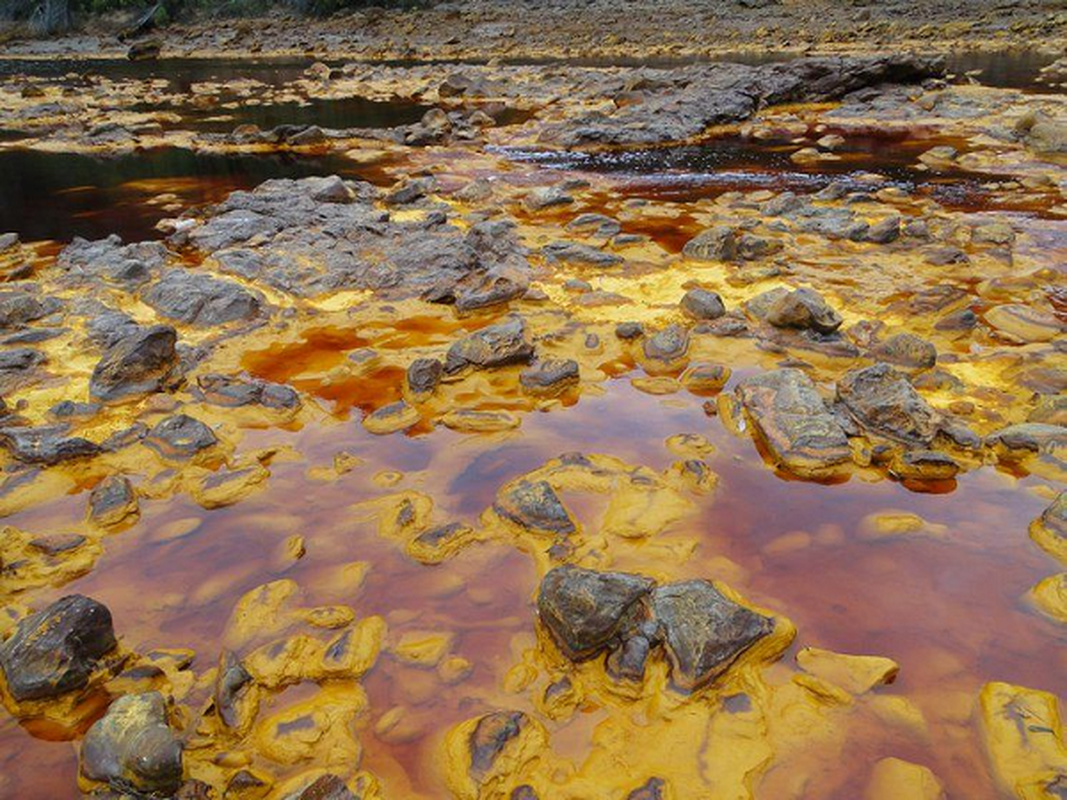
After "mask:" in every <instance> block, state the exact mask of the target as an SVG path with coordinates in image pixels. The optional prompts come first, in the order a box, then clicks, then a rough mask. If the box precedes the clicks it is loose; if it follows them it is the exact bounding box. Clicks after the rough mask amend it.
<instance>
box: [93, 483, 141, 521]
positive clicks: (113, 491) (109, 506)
mask: <svg viewBox="0 0 1067 800" xmlns="http://www.w3.org/2000/svg"><path fill="white" fill-rule="evenodd" d="M138 513H139V508H138V505H137V494H136V493H135V492H134V489H133V484H131V483H130V480H129V478H127V477H125V476H124V475H109V476H108V477H106V478H104V480H102V481H100V483H98V484H97V485H96V486H94V487H93V490H92V492H90V493H89V518H90V519H91V520H92V521H93V522H95V523H96V524H97V525H103V526H104V527H110V526H113V525H118V524H120V523H122V522H123V521H125V520H126V519H129V518H130V517H135V516H137V514H138Z"/></svg>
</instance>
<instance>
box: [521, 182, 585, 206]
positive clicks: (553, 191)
mask: <svg viewBox="0 0 1067 800" xmlns="http://www.w3.org/2000/svg"><path fill="white" fill-rule="evenodd" d="M573 202H574V198H573V197H571V196H570V195H569V194H567V192H566V191H565V190H564V189H563V188H562V187H560V186H544V187H539V188H537V189H534V190H532V191H531V192H530V193H529V194H527V195H526V197H525V199H524V200H523V205H525V206H526V208H527V210H529V211H541V210H542V209H545V208H552V207H553V206H567V205H570V204H571V203H573Z"/></svg>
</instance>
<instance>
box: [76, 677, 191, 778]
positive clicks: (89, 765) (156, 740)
mask: <svg viewBox="0 0 1067 800" xmlns="http://www.w3.org/2000/svg"><path fill="white" fill-rule="evenodd" d="M80 769H81V774H82V775H83V776H84V777H86V778H88V779H89V780H91V781H97V782H100V783H106V784H108V785H109V786H111V787H112V788H114V789H116V790H118V791H129V790H131V789H132V790H133V791H134V792H138V793H142V794H148V795H156V796H159V795H162V796H169V795H171V794H173V793H174V792H176V791H177V790H178V788H179V787H180V786H181V783H182V745H181V742H180V741H179V740H178V737H177V736H176V735H175V734H174V732H173V731H172V730H171V729H170V727H169V726H168V724H167V708H166V703H165V701H164V699H163V695H161V694H160V693H159V692H145V693H144V694H131V695H126V696H125V697H120V698H119V699H118V700H116V701H115V702H113V703H112V704H111V707H110V708H109V709H108V711H107V714H105V715H104V717H103V718H102V719H100V720H99V721H97V722H96V723H95V724H94V725H93V726H92V727H91V728H90V729H89V732H88V733H87V734H85V741H84V742H82V748H81V757H80Z"/></svg>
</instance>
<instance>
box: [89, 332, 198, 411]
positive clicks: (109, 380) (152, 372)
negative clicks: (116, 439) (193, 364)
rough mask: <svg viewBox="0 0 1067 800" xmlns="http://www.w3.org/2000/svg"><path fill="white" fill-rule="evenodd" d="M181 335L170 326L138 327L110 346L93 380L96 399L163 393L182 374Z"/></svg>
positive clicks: (93, 395) (91, 383) (90, 388)
mask: <svg viewBox="0 0 1067 800" xmlns="http://www.w3.org/2000/svg"><path fill="white" fill-rule="evenodd" d="M177 339H178V334H177V332H176V331H175V330H174V328H171V327H170V326H168V325H153V326H152V327H149V328H141V327H135V328H134V329H133V330H132V331H130V332H129V333H128V334H126V335H124V336H122V338H120V339H119V340H118V341H117V342H115V343H114V344H113V345H112V346H110V347H109V348H108V350H107V351H106V352H105V353H104V356H103V358H101V359H100V361H99V363H97V365H96V368H95V369H94V370H93V375H92V378H91V379H90V381H89V394H90V396H92V397H93V398H94V399H96V400H115V399H118V398H121V397H127V396H129V395H133V394H147V393H151V392H159V391H163V390H164V389H166V388H168V387H169V386H170V385H171V384H172V383H174V382H175V380H176V378H177V376H178V373H179V361H178V354H177V351H176V350H175V344H176V343H177Z"/></svg>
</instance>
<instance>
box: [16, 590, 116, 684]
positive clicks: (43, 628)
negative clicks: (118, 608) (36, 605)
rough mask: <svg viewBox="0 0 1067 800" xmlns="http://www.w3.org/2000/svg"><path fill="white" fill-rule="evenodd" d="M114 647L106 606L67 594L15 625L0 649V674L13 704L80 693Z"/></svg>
mask: <svg viewBox="0 0 1067 800" xmlns="http://www.w3.org/2000/svg"><path fill="white" fill-rule="evenodd" d="M116 645H117V641H116V640H115V631H114V629H113V627H112V622H111V612H110V611H108V609H107V607H106V606H105V605H104V604H103V603H98V602H97V601H96V600H93V599H91V598H88V597H83V596H82V595H77V594H73V595H67V596H66V597H63V598H62V599H60V600H57V601H56V602H55V603H53V604H52V605H50V606H49V607H48V608H46V609H44V610H43V611H38V612H37V613H35V614H31V615H30V616H28V617H26V618H25V619H23V620H22V621H21V622H20V623H19V624H18V627H17V628H16V630H15V633H14V634H12V636H11V638H9V639H8V640H7V641H6V642H4V643H3V644H2V645H0V671H3V673H4V679H5V681H6V683H7V691H8V692H9V693H10V694H11V696H12V697H13V698H14V699H15V700H16V701H18V702H22V701H25V700H44V699H48V698H52V697H58V696H59V695H61V694H65V693H66V692H70V691H75V690H77V689H83V688H85V686H86V685H88V683H89V678H90V676H91V675H92V674H93V672H94V671H95V670H96V669H97V665H98V663H99V662H100V659H102V658H103V657H104V656H105V655H107V654H108V653H109V652H111V651H112V650H114V649H115V647H116Z"/></svg>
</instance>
